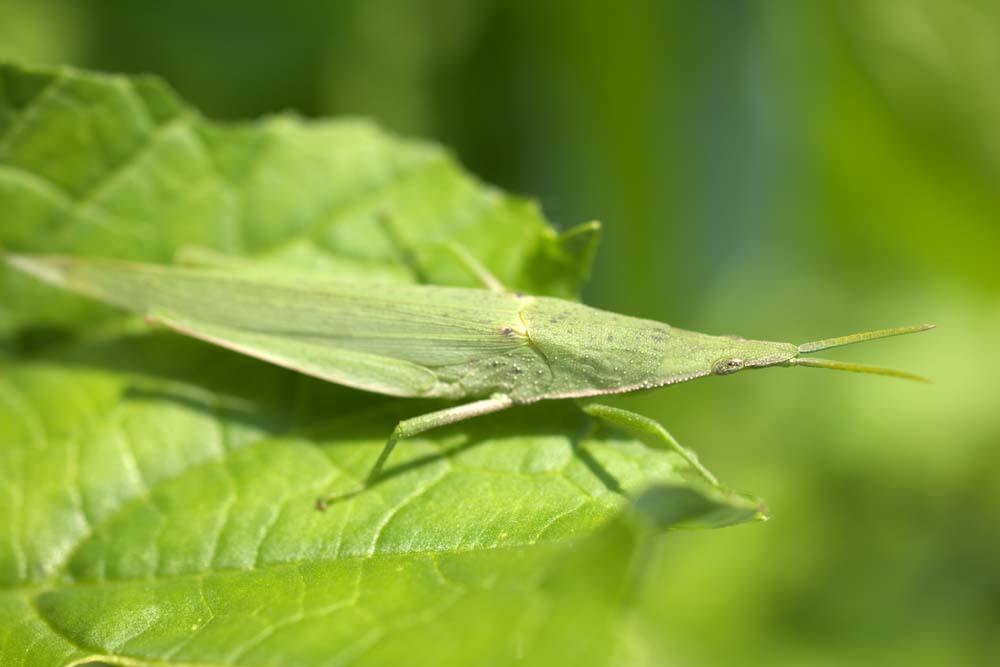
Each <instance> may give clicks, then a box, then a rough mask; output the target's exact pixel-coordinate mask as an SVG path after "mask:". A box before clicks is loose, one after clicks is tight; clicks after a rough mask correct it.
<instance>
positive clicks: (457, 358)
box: [7, 255, 931, 490]
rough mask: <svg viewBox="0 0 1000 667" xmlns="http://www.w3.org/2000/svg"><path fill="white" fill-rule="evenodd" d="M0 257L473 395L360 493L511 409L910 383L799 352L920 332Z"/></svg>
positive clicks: (342, 375)
mask: <svg viewBox="0 0 1000 667" xmlns="http://www.w3.org/2000/svg"><path fill="white" fill-rule="evenodd" d="M7 261H8V262H9V263H10V264H11V265H13V266H14V267H16V268H18V269H20V270H22V271H25V272H27V273H30V274H33V275H35V276H36V277H38V278H41V279H43V280H45V281H47V282H50V283H53V284H56V285H59V286H61V287H64V288H67V289H70V290H73V291H76V292H80V293H82V294H85V295H88V296H90V297H93V298H96V299H98V300H101V301H104V302H107V303H110V304H113V305H116V306H119V307H121V308H124V309H127V310H131V311H135V312H138V313H141V314H143V315H145V316H146V317H147V318H148V319H150V320H152V321H156V322H159V323H162V324H164V325H166V326H168V327H171V328H173V329H175V330H177V331H179V332H181V333H184V334H187V335H190V336H194V337H196V338H200V339H203V340H206V341H209V342H211V343H215V344H217V345H221V346H223V347H227V348H230V349H233V350H237V351H239V352H243V353H246V354H248V355H251V356H255V357H258V358H260V359H263V360H266V361H269V362H272V363H275V364H278V365H281V366H286V367H288V368H291V369H294V370H297V371H300V372H302V373H306V374H308V375H313V376H316V377H319V378H322V379H325V380H328V381H331V382H336V383H338V384H343V385H347V386H351V387H356V388H358V389H363V390H367V391H372V392H377V393H381V394H389V395H393V396H401V397H410V398H445V399H453V400H461V399H474V400H472V402H469V403H465V404H462V405H458V406H456V407H453V408H448V409H446V410H440V411H437V412H432V413H429V414H426V415H422V416H420V417H415V418H413V419H408V420H405V421H403V422H401V423H400V424H399V426H397V428H396V429H395V431H394V432H393V434H392V435H391V436H390V438H389V441H388V443H387V445H386V447H385V449H384V450H383V452H382V455H381V456H380V457H379V460H378V461H377V462H376V464H375V466H374V467H373V469H372V471H371V472H370V473H369V475H368V476H367V478H366V480H365V481H364V483H363V484H362V485H361V487H360V488H365V487H367V486H369V485H370V484H372V483H374V482H375V481H376V480H377V479H378V477H379V474H380V472H381V470H382V467H383V465H384V464H385V461H386V459H387V458H388V456H389V453H390V452H391V451H392V448H393V447H394V445H395V443H396V441H397V440H398V439H400V438H402V437H406V436H411V435H415V434H416V433H420V432H422V431H426V430H428V429H430V428H434V427H437V426H442V425H444V424H449V423H453V422H456V421H460V420H462V419H466V418H469V417H472V416H476V415H480V414H486V413H489V412H495V411H498V410H502V409H505V408H507V407H510V406H512V405H518V404H526V403H534V402H536V401H540V400H545V399H564V398H584V397H593V396H600V395H605V394H614V393H622V392H629V391H636V390H640V389H652V388H655V387H661V386H664V385H669V384H676V383H679V382H686V381H688V380H693V379H695V378H700V377H704V376H708V375H713V374H714V375H728V374H731V373H734V372H737V371H740V370H744V369H756V368H763V367H767V366H793V365H806V366H819V367H824V368H835V369H840V370H850V371H859V372H868V373H877V374H885V375H895V376H898V377H906V378H911V379H919V378H916V377H915V376H911V375H909V374H907V373H902V372H899V371H892V370H888V369H883V368H879V367H872V366H862V365H858V364H851V363H846V362H837V361H829V360H822V359H812V358H806V357H802V356H800V355H802V354H805V353H809V352H814V351H817V350H821V349H825V348H828V347H834V346H837V345H845V344H849V343H853V342H858V341H861V340H870V339H873V338H881V337H885V336H892V335H898V334H903V333H910V332H913V331H920V330H924V329H927V328H930V326H931V325H922V326H917V327H901V328H896V329H883V330H878V331H873V332H868V333H864V334H854V335H852V336H844V337H841V338H832V339H827V340H822V341H815V342H812V343H805V344H803V345H798V346H796V345H793V344H791V343H780V342H770V341H759V340H746V339H742V338H739V337H737V336H714V335H709V334H702V333H697V332H694V331H686V330H684V329H678V328H676V327H672V326H670V325H667V324H662V323H659V322H654V321H651V320H644V319H639V318H634V317H627V316H624V315H618V314H616V313H611V312H607V311H603V310H598V309H596V308H590V307H588V306H585V305H582V304H579V303H575V302H570V301H565V300H561V299H555V298H550V297H536V296H528V295H523V294H518V293H514V292H507V291H502V290H485V289H468V288H455V287H438V286H421V285H396V284H373V283H359V282H338V281H324V280H316V279H278V278H270V277H268V278H264V277H252V276H245V277H239V276H233V275H231V274H228V273H222V272H220V271H216V270H211V269H196V268H178V267H163V266H155V265H148V264H135V263H128V262H121V261H116V260H96V259H84V258H73V257H41V256H39V257H33V256H17V255H10V256H8V257H7ZM588 412H589V413H590V414H593V415H595V416H599V417H603V418H607V419H610V420H612V421H616V422H618V423H621V424H624V425H626V426H632V427H633V428H639V429H642V430H646V431H649V430H650V429H651V428H652V430H655V431H656V435H657V436H658V437H661V438H662V439H663V440H665V441H666V442H667V443H668V444H669V445H670V446H671V447H673V448H674V449H676V450H677V451H679V452H680V453H682V454H683V455H684V456H685V457H686V458H688V460H689V461H691V462H692V464H693V465H696V466H697V467H698V468H699V470H701V471H702V472H703V474H705V475H706V477H708V478H709V479H710V481H712V482H713V483H714V482H715V480H714V478H712V477H711V476H710V474H709V473H708V472H707V471H705V470H704V469H703V468H701V466H700V465H699V464H697V461H696V459H695V458H694V457H693V455H691V454H690V452H688V451H687V450H685V449H684V448H682V447H681V446H680V445H679V444H677V443H676V441H675V440H673V438H672V437H671V436H670V435H669V433H667V432H666V431H665V430H664V429H662V427H660V426H659V425H658V424H656V425H655V427H650V426H649V424H650V420H646V419H645V418H642V417H640V416H638V415H632V414H631V413H626V412H624V411H621V410H617V409H614V408H607V407H605V406H590V409H588ZM652 424H655V422H652ZM661 431H662V433H661ZM359 490H360V489H359Z"/></svg>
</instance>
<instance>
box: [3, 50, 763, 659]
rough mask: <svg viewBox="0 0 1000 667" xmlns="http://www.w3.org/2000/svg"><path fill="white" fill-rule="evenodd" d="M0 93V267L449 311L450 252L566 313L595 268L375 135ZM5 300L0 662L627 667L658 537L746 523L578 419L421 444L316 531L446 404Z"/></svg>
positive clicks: (26, 298) (103, 98)
mask: <svg viewBox="0 0 1000 667" xmlns="http://www.w3.org/2000/svg"><path fill="white" fill-rule="evenodd" d="M0 82H2V85H0V210H3V211H5V212H7V213H5V218H4V224H3V226H2V227H0V235H2V238H0V241H2V242H3V243H4V245H5V246H6V247H8V248H10V249H14V250H20V251H61V252H73V253H86V254H93V255H106V256H118V257H130V258H138V259H153V260H161V261H165V260H169V259H171V258H172V257H174V256H175V255H177V254H178V253H180V252H182V251H184V252H188V251H186V250H184V249H185V247H186V246H189V245H196V246H199V247H202V248H203V249H204V248H207V249H209V251H205V250H200V251H197V252H196V253H195V254H196V255H198V256H200V257H202V258H203V259H204V258H205V257H206V256H207V257H210V258H213V259H214V260H220V261H233V262H238V263H241V264H242V265H247V263H248V262H249V263H250V264H249V265H252V266H254V267H258V268H259V267H262V266H263V267H266V268H267V270H271V271H278V270H287V268H288V267H289V266H290V265H294V267H295V270H303V269H311V270H314V271H319V272H325V273H328V274H336V275H341V276H344V275H347V276H356V277H359V278H380V279H396V280H414V279H416V278H417V277H418V275H419V277H423V278H425V279H429V280H432V281H434V282H456V283H459V282H463V281H468V280H470V279H469V277H467V276H464V275H463V274H462V272H461V271H459V270H456V269H454V268H453V267H450V266H448V265H446V264H445V263H444V259H443V258H444V257H446V256H447V255H448V253H447V250H446V244H447V243H449V242H459V243H461V244H463V245H464V246H466V247H468V248H469V249H470V250H471V251H472V252H473V253H475V254H476V256H477V257H479V258H480V259H481V260H482V261H484V262H485V263H486V264H487V265H488V266H489V267H490V268H491V269H492V270H494V271H495V272H497V273H498V274H499V275H500V277H501V278H502V279H504V280H505V281H506V282H507V284H509V285H513V286H517V287H520V288H522V289H526V290H529V289H530V290H531V291H534V292H538V293H548V294H561V295H567V294H571V293H574V292H575V291H576V290H577V289H578V286H579V281H580V279H581V278H582V276H583V275H585V273H586V261H584V260H585V259H587V258H589V254H591V253H592V252H593V234H592V232H591V231H586V230H584V231H578V232H575V233H571V234H567V235H565V236H563V237H560V236H558V235H557V234H555V233H554V232H553V231H552V230H551V229H550V228H549V227H548V226H547V225H546V224H545V223H544V222H543V221H542V219H541V217H540V216H539V214H538V212H537V209H536V208H535V207H534V206H533V205H531V204H527V203H524V202H521V201H518V200H515V199H511V198H510V197H508V196H506V195H502V194H500V193H498V192H496V191H493V190H490V189H488V188H485V187H484V186H481V185H479V184H477V183H476V182H475V181H474V180H472V179H471V178H470V177H468V176H467V175H465V174H463V173H462V172H461V170H459V169H458V168H457V167H456V165H455V163H454V161H453V160H452V159H451V158H449V157H448V156H447V155H446V154H444V153H443V152H441V151H440V150H439V149H436V148H433V147H430V146H426V145H423V144H417V143H413V142H406V141H401V140H397V139H393V138H390V137H387V136H385V135H384V134H382V133H381V132H379V131H378V130H376V129H375V128H373V127H372V126H370V125H367V124H363V123H355V122H350V123H335V122H318V123H306V122H302V121H296V120H294V119H290V118H280V119H271V120H265V121H262V122H260V123H255V124H250V125H245V126H235V127H234V126H220V125H215V124H212V123H209V122H207V121H204V120H202V119H200V118H199V117H198V116H197V115H196V114H195V113H193V112H192V111H190V110H188V109H186V108H185V107H184V106H183V105H182V104H180V103H179V102H178V101H177V100H176V99H175V98H174V97H173V95H172V94H170V93H169V91H167V90H166V89H165V88H164V87H163V86H162V85H160V84H158V83H156V82H153V81H135V80H130V79H123V78H118V77H106V76H99V75H93V74H84V73H79V72H72V71H61V72H59V73H48V72H23V71H20V70H16V69H14V68H5V69H3V70H0ZM386 215H388V217H389V218H390V220H391V221H390V223H389V225H388V226H387V225H386V224H385V223H384V220H383V221H382V222H380V216H386ZM387 229H388V230H395V231H394V232H392V233H398V234H399V235H400V236H403V237H404V240H405V241H406V243H405V244H403V245H402V246H401V245H400V244H397V243H394V242H393V240H392V239H390V238H387V231H386V230H387ZM410 246H412V247H413V248H415V252H414V254H415V257H414V258H413V259H414V260H415V261H414V262H413V263H412V264H410V263H408V262H407V261H404V260H405V259H406V258H402V257H400V255H399V248H400V247H410ZM218 253H222V257H221V258H220V257H219V255H218ZM189 254H190V253H189ZM0 292H2V294H0V296H2V298H3V301H2V303H3V304H4V305H3V308H4V310H3V311H2V313H0V322H2V323H3V327H2V328H4V329H6V330H7V331H9V332H11V337H9V338H7V339H3V338H0V340H2V341H3V344H2V345H0V664H4V665H7V664H25V665H38V666H42V667H45V666H48V665H52V666H57V665H71V664H83V663H86V662H88V661H100V662H104V663H108V664H120V665H193V664H197V665H248V666H249V665H279V666H285V665H288V666H291V665H327V664H329V665H334V664H337V665H341V664H342V665H385V664H399V663H407V664H463V665H465V664H497V665H506V664H510V663H511V662H515V661H521V662H523V663H526V664H552V662H553V661H555V660H561V661H567V660H568V661H571V662H572V663H573V664H579V665H604V664H610V663H611V662H615V661H619V660H620V658H621V653H620V651H621V650H623V649H622V639H621V637H622V632H623V630H622V624H623V615H624V608H625V606H626V605H627V602H626V600H627V592H628V591H629V590H630V587H633V586H635V585H638V582H639V577H641V568H638V567H637V565H636V564H637V563H640V562H641V560H642V559H641V558H640V552H641V550H642V544H644V537H643V536H644V535H646V534H647V533H648V532H649V531H651V530H662V529H665V528H673V527H705V526H716V525H725V524H729V523H736V522H740V521H746V520H751V519H754V518H760V512H759V509H758V507H759V504H758V503H757V502H756V501H754V500H753V499H751V498H748V497H745V496H741V495H738V494H733V493H729V492H722V491H719V490H716V489H713V488H710V487H708V486H706V485H705V484H704V483H703V482H702V481H701V478H699V477H698V476H697V475H696V474H695V473H694V471H692V470H691V469H690V467H689V466H688V465H687V464H686V463H685V461H684V460H682V459H681V458H679V457H678V456H676V455H675V454H673V453H672V452H665V451H659V450H657V451H654V450H650V449H649V448H647V447H645V446H644V445H643V444H642V443H640V442H638V441H636V440H633V439H631V438H628V437H625V436H623V435H622V434H620V433H618V432H615V431H607V430H604V429H600V428H595V425H594V424H592V423H591V422H589V421H588V420H587V419H586V418H585V417H584V416H583V415H582V413H580V411H578V410H577V409H576V408H575V407H574V406H573V405H571V404H568V403H565V402H554V403H550V404H545V405H537V406H532V407H530V408H519V409H515V410H511V411H508V412H506V413H502V414H498V415H495V416H492V417H487V418H482V419H477V420H473V421H470V422H466V423H462V424H457V425H454V426H452V427H449V428H445V429H440V430H436V431H432V432H430V433H428V434H425V435H424V436H421V437H417V438H413V439H412V440H407V441H406V442H405V444H403V445H402V446H400V447H399V448H398V450H397V452H398V453H397V454H396V455H394V457H393V460H392V462H391V464H390V468H389V469H388V470H387V473H388V475H387V479H385V481H384V482H382V483H380V484H378V485H377V487H376V488H374V489H372V490H371V491H369V492H366V493H363V494H361V495H359V496H357V497H355V498H353V499H351V500H349V501H346V502H342V503H336V504H334V505H333V506H331V507H330V508H329V509H328V510H327V511H325V512H318V511H316V510H315V509H314V507H313V504H314V501H315V499H316V498H317V497H320V496H323V495H327V494H329V493H331V492H334V491H336V490H339V489H343V488H348V487H350V486H351V485H352V484H353V483H355V482H356V481H357V480H358V479H360V478H361V477H362V476H363V475H364V473H365V471H366V470H367V468H368V466H370V465H371V463H372V462H373V461H374V459H375V457H376V456H377V455H378V452H379V449H380V447H381V445H382V444H383V443H384V441H385V438H386V436H387V434H388V433H389V432H390V431H391V429H392V427H393V425H394V424H395V423H396V421H398V420H399V419H401V418H405V417H409V416H413V415H415V414H419V413H421V412H425V411H427V410H429V409H432V408H433V406H434V404H433V403H431V402H415V401H405V400H398V399H391V398H387V397H381V396H376V395H372V394H366V393H363V392H359V391H354V390H351V389H348V388H344V387H339V386H336V385H332V384H327V383H323V382H319V381H317V380H314V379H310V378H307V377H305V376H302V375H299V374H296V373H293V372H290V371H287V370H284V369H281V368H277V367H274V366H271V365H268V364H265V363H263V362H260V361H257V360H254V359H250V358H247V357H243V356H240V355H237V354H234V353H231V352H228V351H226V350H222V349H219V348H216V347H212V346H210V345H207V344H204V343H201V342H198V341H194V340H190V339H185V338H182V337H179V336H177V335H174V334H171V333H167V332H155V331H150V330H149V329H148V328H147V327H145V326H144V325H142V324H141V323H138V322H136V321H135V320H133V319H129V318H125V317H123V316H119V315H116V314H113V313H112V311H110V310H101V309H98V308H95V307H92V306H90V305H89V304H86V303H85V302H84V301H83V300H82V299H77V298H76V297H73V296H69V295H63V294H61V293H59V292H57V291H55V290H51V289H49V288H45V287H42V286H37V285H34V284H31V283H29V282H28V281H27V280H23V279H21V278H20V277H14V276H11V275H7V276H5V277H4V283H3V285H2V286H0ZM0 330H2V329H0ZM66 331H69V332H70V333H69V335H66V333H65V332H66ZM636 496H639V497H640V500H639V502H637V503H635V504H634V505H630V498H632V497H636ZM630 506H631V507H633V509H628V508H629V507H630ZM623 512H624V513H623Z"/></svg>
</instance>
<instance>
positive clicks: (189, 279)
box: [7, 256, 528, 397]
mask: <svg viewBox="0 0 1000 667" xmlns="http://www.w3.org/2000/svg"><path fill="white" fill-rule="evenodd" d="M7 259H8V262H9V263H11V264H12V265H14V266H15V267H17V268H19V269H21V270H23V271H26V272H28V273H31V274H33V275H35V276H37V277H39V278H42V279H43V280H46V281H48V282H51V283H54V284H56V285H59V286H62V287H65V288H67V289H70V290H73V291H76V292H80V293H82V294H86V295H88V296H91V297H93V298H96V299H98V300H101V301H104V302H107V303H110V304H113V305H116V306H119V307H121V308H125V309H127V310H131V311H135V312H138V313H142V314H145V315H148V316H149V317H151V318H152V319H155V320H158V321H161V322H162V323H164V324H166V325H168V326H170V327H173V328H175V329H177V330H178V331H181V332H183V333H186V334H188V335H191V336H195V337H197V338H202V339H204V340H208V341H210V342H214V343H216V344H218V345H222V346H224V347H229V348H231V349H235V350H238V351H241V352H243V353H245V354H248V355H251V356H255V357H258V358H261V359H265V360H267V361H271V362H273V363H276V364H279V365H282V366H286V367H289V368H293V369H295V370H299V371H301V372H304V373H307V374H310V375H315V376H318V377H321V378H324V379H327V380H330V381H333V382H337V383H339V384H345V385H349V386H353V387H358V388H361V389H367V390H369V391H375V392H379V393H385V394H392V395H396V396H455V397H457V396H458V394H456V393H455V392H456V390H455V388H454V387H444V386H442V385H441V383H440V382H439V377H438V374H437V373H436V372H435V369H437V368H441V367H450V368H452V369H453V368H454V367H456V366H461V365H462V364H464V363H468V362H470V361H473V360H482V359H488V358H490V357H493V356H500V355H504V354H508V353H511V352H513V351H515V350H516V348H518V347H523V346H526V345H527V344H528V342H527V339H526V338H525V337H523V336H520V335H518V334H517V333H516V331H517V330H519V329H520V328H521V327H522V325H521V322H520V319H519V317H518V311H519V310H520V301H519V299H518V297H516V296H514V295H511V294H499V293H494V292H489V291H486V290H474V289H462V288H448V287H428V286H417V285H394V284H376V283H353V282H332V281H321V280H315V279H283V280H277V279H274V278H270V277H269V278H266V279H265V278H260V277H253V276H242V277H241V276H233V275H231V274H228V275H227V274H224V273H221V272H219V271H214V270H205V269H187V268H174V267H163V266H156V265H149V264H135V263H129V262H120V261H114V260H94V259H85V258H73V257H48V256H46V257H42V256H8V258H7Z"/></svg>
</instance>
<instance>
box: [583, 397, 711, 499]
mask: <svg viewBox="0 0 1000 667" xmlns="http://www.w3.org/2000/svg"><path fill="white" fill-rule="evenodd" d="M580 408H581V409H582V410H583V411H584V412H585V413H587V414H588V415H589V416H591V417H594V418H595V419H600V420H601V421H604V422H607V423H609V424H614V425H615V426H621V427H624V428H626V429H628V430H630V431H632V432H634V433H636V434H637V435H639V436H640V437H642V439H643V441H644V442H646V443H647V444H648V445H649V446H651V447H653V448H654V449H670V450H673V451H675V452H677V454H679V455H680V456H681V458H683V459H684V460H685V461H687V463H688V464H689V465H690V466H691V467H692V468H694V469H695V470H697V471H698V472H699V473H700V474H701V476H702V477H704V478H705V480H706V481H707V482H708V483H709V484H711V485H712V486H715V487H719V486H720V484H719V480H718V479H717V478H716V477H715V475H713V474H712V473H711V472H710V471H709V470H708V468H706V467H705V466H703V465H702V464H701V462H700V461H699V460H698V455H697V454H695V453H694V452H692V451H691V450H690V449H688V448H687V447H685V446H684V445H682V444H681V443H680V442H678V441H677V439H676V438H674V436H672V435H670V431H668V430H667V429H666V428H664V426H663V424H661V423H660V422H658V421H656V420H655V419H650V418H649V417H644V416H643V415H640V414H638V413H636V412H630V411H629V410H622V409H621V408H615V407H612V406H610V405H604V404H602V403H587V404H582V405H581V406H580Z"/></svg>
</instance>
